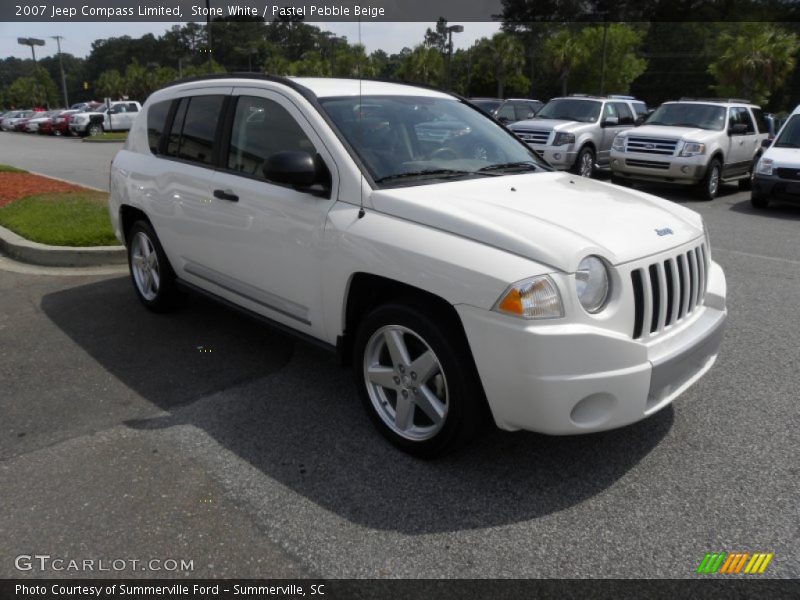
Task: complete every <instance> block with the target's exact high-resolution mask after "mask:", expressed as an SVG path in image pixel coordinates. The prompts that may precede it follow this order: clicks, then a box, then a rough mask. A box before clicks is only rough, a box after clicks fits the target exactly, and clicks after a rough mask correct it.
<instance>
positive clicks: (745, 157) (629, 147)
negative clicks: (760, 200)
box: [611, 98, 769, 200]
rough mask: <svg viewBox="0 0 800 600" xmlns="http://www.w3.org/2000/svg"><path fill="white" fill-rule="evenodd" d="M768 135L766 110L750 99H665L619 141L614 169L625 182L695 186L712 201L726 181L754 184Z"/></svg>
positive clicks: (747, 185)
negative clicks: (754, 171) (756, 162)
mask: <svg viewBox="0 0 800 600" xmlns="http://www.w3.org/2000/svg"><path fill="white" fill-rule="evenodd" d="M768 136H769V129H768V127H767V124H766V123H765V122H764V118H763V112H762V111H761V109H760V108H759V107H758V106H756V105H754V104H750V103H749V102H748V101H747V100H737V99H690V98H685V99H682V100H680V101H676V102H665V103H664V104H662V105H661V106H660V107H658V109H656V111H655V112H653V114H652V115H650V117H649V118H648V119H647V121H646V122H645V124H644V125H642V126H641V127H638V128H636V129H635V130H633V131H630V132H626V133H621V134H620V135H619V136H618V137H617V138H616V139H615V140H614V146H613V149H612V151H611V170H612V173H613V176H614V177H615V178H616V179H617V180H622V181H632V180H636V181H657V182H665V183H676V184H683V185H694V186H696V188H697V191H698V193H699V194H700V196H701V197H702V198H704V199H707V200H711V199H713V198H715V197H716V195H717V193H718V191H719V186H720V185H721V184H722V183H725V182H733V181H738V182H739V185H740V187H742V188H743V189H748V188H749V186H750V178H751V174H752V171H753V166H754V164H755V161H756V160H758V158H759V157H760V156H761V153H762V152H763V149H762V146H761V142H762V141H763V140H765V139H767V137H768Z"/></svg>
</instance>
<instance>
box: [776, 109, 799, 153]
mask: <svg viewBox="0 0 800 600" xmlns="http://www.w3.org/2000/svg"><path fill="white" fill-rule="evenodd" d="M773 146H775V147H776V148H800V115H794V116H793V117H792V118H791V119H789V120H788V121H787V122H786V125H784V126H783V129H781V132H780V135H778V138H777V139H776V140H775V143H774V144H773Z"/></svg>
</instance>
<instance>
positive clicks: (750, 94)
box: [708, 23, 800, 104]
mask: <svg viewBox="0 0 800 600" xmlns="http://www.w3.org/2000/svg"><path fill="white" fill-rule="evenodd" d="M714 47H715V50H716V53H715V54H716V56H717V57H718V58H717V59H716V60H715V61H714V62H712V63H711V64H710V65H709V67H708V71H709V73H711V75H713V76H714V79H715V80H716V81H717V83H716V85H714V86H713V88H714V89H715V90H716V91H717V92H718V93H719V94H720V95H722V96H739V97H744V98H749V99H750V100H751V101H752V102H755V103H756V104H766V103H767V102H768V101H769V98H770V96H771V95H772V92H773V91H774V90H775V89H776V88H780V87H781V86H783V84H784V83H785V82H786V79H787V77H788V76H789V75H790V74H791V73H792V71H793V70H794V66H795V54H796V53H797V50H798V48H799V47H800V42H798V38H797V36H796V35H795V34H793V33H788V32H786V31H785V30H783V29H781V28H780V27H777V26H775V25H772V24H769V23H737V24H735V25H733V26H731V30H730V31H726V32H724V33H722V35H720V36H719V37H718V38H717V40H716V43H715V44H714Z"/></svg>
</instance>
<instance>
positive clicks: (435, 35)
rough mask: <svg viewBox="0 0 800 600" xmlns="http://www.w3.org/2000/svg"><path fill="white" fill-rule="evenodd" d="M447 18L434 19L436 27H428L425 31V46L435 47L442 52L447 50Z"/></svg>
mask: <svg viewBox="0 0 800 600" xmlns="http://www.w3.org/2000/svg"><path fill="white" fill-rule="evenodd" d="M447 40H448V36H447V19H445V18H444V17H439V20H438V21H436V29H431V28H430V27H428V29H427V30H426V31H425V46H427V47H428V48H436V49H437V50H438V51H439V52H441V53H442V54H444V53H446V52H447Z"/></svg>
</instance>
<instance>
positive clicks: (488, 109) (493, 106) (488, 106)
mask: <svg viewBox="0 0 800 600" xmlns="http://www.w3.org/2000/svg"><path fill="white" fill-rule="evenodd" d="M470 102H472V103H473V104H474V105H475V106H477V107H478V108H480V109H481V110H482V111H483V112H485V113H486V114H487V115H490V114H492V113H493V112H494V111H496V110H497V109H498V107H499V106H500V105H501V104H502V103H503V102H502V101H501V100H470Z"/></svg>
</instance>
